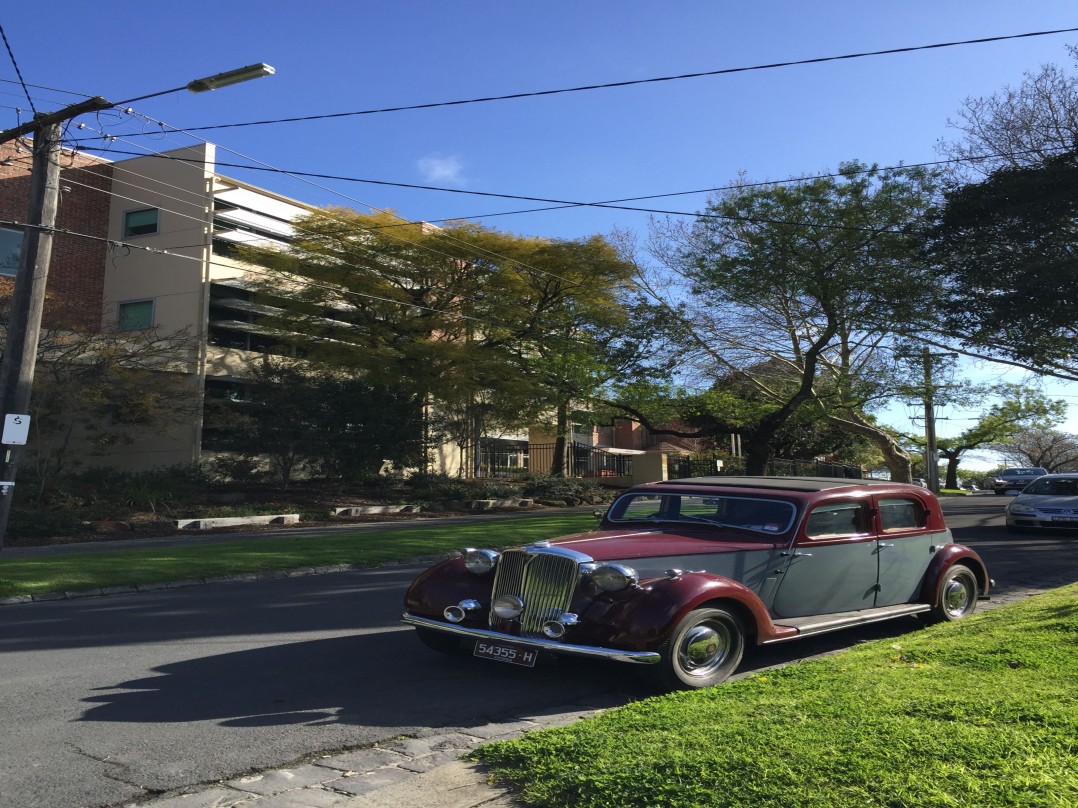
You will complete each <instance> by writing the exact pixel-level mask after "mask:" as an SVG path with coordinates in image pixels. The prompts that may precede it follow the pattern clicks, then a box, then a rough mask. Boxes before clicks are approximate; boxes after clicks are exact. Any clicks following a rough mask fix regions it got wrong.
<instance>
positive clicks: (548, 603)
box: [490, 547, 591, 637]
mask: <svg viewBox="0 0 1078 808" xmlns="http://www.w3.org/2000/svg"><path fill="white" fill-rule="evenodd" d="M589 561H591V559H590V558H589V557H588V556H585V555H584V554H583V553H576V552H573V551H572V550H563V549H561V548H545V547H525V548H522V549H519V550H506V551H505V552H503V553H502V554H501V557H500V558H499V559H498V570H497V572H496V573H495V577H494V597H495V598H497V597H499V596H501V595H515V596H517V597H519V598H520V599H521V600H522V601H524V611H523V613H521V615H520V617H519V618H517V619H516V620H503V619H502V618H500V617H497V616H496V615H495V614H494V613H493V612H491V615H490V627H491V628H492V629H494V630H495V631H505V632H511V633H517V632H515V631H514V630H513V629H514V625H515V624H519V627H520V630H519V636H521V637H541V636H543V623H545V622H546V621H547V620H550V619H552V618H557V617H560V616H561V615H562V614H564V613H565V612H567V611H568V610H569V604H570V603H571V602H572V600H573V593H574V592H575V591H576V586H577V583H578V582H579V580H580V565H581V564H582V563H586V562H589Z"/></svg>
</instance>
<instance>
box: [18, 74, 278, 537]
mask: <svg viewBox="0 0 1078 808" xmlns="http://www.w3.org/2000/svg"><path fill="white" fill-rule="evenodd" d="M274 72H275V71H274V69H273V68H272V67H270V66H269V65H266V64H256V65H248V66H247V67H241V68H239V69H238V70H229V71H227V72H225V73H217V74H215V75H213V76H208V77H206V78H202V79H195V80H194V81H192V82H189V83H187V84H185V85H183V86H182V87H174V88H172V89H171V90H163V91H161V92H159V93H153V94H151V95H143V96H139V97H138V98H130V99H128V100H126V101H121V102H119V103H117V104H114V103H112V102H111V101H106V100H105V99H104V98H102V97H101V96H99V95H98V96H94V97H93V98H88V99H86V100H85V101H80V102H79V103H77V104H72V105H71V106H69V107H64V108H63V109H61V110H58V111H56V112H49V113H45V114H41V115H35V116H34V118H33V120H31V121H28V122H27V123H24V124H22V125H21V126H17V127H15V128H14V129H7V130H5V131H3V132H0V143H6V142H7V141H9V140H14V139H15V138H17V137H21V136H22V135H26V134H29V133H30V132H34V133H35V134H34V162H33V173H32V175H31V178H30V201H29V210H28V213H27V216H26V225H25V227H24V233H23V239H22V249H21V250H20V252H19V267H18V270H17V272H16V274H15V289H14V291H13V293H12V296H11V312H10V315H9V319H8V329H7V338H6V339H5V342H4V358H3V363H2V365H0V416H2V417H3V419H4V422H5V425H6V424H7V422H8V421H9V420H12V419H14V420H18V421H19V425H20V429H19V430H13V431H12V432H13V434H11V435H9V434H7V433H8V430H6V429H5V434H4V435H3V440H5V441H10V442H9V443H6V444H2V445H0V451H2V453H3V456H2V458H0V548H2V547H3V546H4V534H5V533H6V531H7V523H8V517H9V516H10V514H11V501H12V499H13V497H14V492H13V491H12V489H13V487H14V485H15V472H16V467H17V465H18V455H19V451H20V449H19V446H21V445H22V443H23V442H24V441H25V437H24V435H25V429H24V428H25V426H26V425H27V424H28V422H29V416H27V415H26V412H27V410H29V408H30V391H31V386H32V384H33V380H34V368H35V365H36V364H37V346H38V340H39V337H40V332H41V312H42V309H43V307H44V303H45V282H46V280H47V278H48V273H49V259H50V258H51V255H52V234H53V229H54V226H55V224H56V209H57V207H58V204H59V199H60V160H59V155H60V133H61V126H60V125H61V123H63V122H64V121H67V120H70V119H71V118H74V117H76V116H78V115H82V114H83V113H86V112H97V111H100V110H103V109H110V108H112V107H116V106H120V105H121V104H129V103H131V102H133V101H141V100H144V99H146V98H155V97H157V96H160V95H167V94H168V93H175V92H179V91H181V90H189V91H190V92H193V93H202V92H206V91H208V90H216V89H217V88H219V87H227V86H229V85H231V84H238V83H240V82H242V81H250V80H251V79H257V78H261V77H262V76H272V75H273V73H274Z"/></svg>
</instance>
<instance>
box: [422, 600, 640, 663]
mask: <svg viewBox="0 0 1078 808" xmlns="http://www.w3.org/2000/svg"><path fill="white" fill-rule="evenodd" d="M401 620H402V621H403V622H405V623H407V624H408V625H411V626H420V627H422V628H429V629H434V630H435V631H444V632H445V633H447V634H457V635H459V636H461V637H474V638H475V639H483V640H501V641H502V642H507V643H512V644H513V645H523V646H526V647H528V648H538V649H540V650H541V651H551V652H553V653H557V654H571V655H573V656H583V657H593V658H599V659H610V660H613V661H615V662H635V663H637V664H644V665H652V664H654V663H656V662H658V661H659V654H658V652H656V651H619V650H617V649H615V648H597V647H596V646H593V645H567V644H565V643H561V642H553V641H551V640H544V639H539V638H536V637H514V636H513V635H511V634H502V633H501V632H498V631H487V630H486V629H481V628H469V627H467V626H454V625H451V624H449V623H443V622H442V621H440V620H431V619H430V618H428V617H419V616H418V615H414V614H408V613H407V612H405V613H404V615H402V616H401Z"/></svg>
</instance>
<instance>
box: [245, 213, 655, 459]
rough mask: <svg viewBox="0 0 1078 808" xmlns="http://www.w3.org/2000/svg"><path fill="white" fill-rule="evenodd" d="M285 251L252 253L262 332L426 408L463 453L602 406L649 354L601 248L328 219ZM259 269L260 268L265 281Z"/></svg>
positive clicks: (618, 271)
mask: <svg viewBox="0 0 1078 808" xmlns="http://www.w3.org/2000/svg"><path fill="white" fill-rule="evenodd" d="M295 227H296V231H297V238H296V239H295V240H294V241H293V243H292V244H291V245H290V247H289V248H288V249H287V250H285V251H271V250H265V249H255V248H247V249H244V250H242V251H241V252H240V255H241V257H243V258H244V259H246V260H248V261H250V262H251V263H252V264H256V265H258V266H260V267H262V268H265V270H268V272H267V273H266V274H265V275H264V276H263V279H262V280H261V281H258V282H257V283H256V288H257V290H258V300H259V302H260V303H261V304H263V306H264V308H263V310H262V312H263V313H262V315H261V321H262V322H261V325H262V327H263V328H266V329H270V330H271V331H272V333H273V334H274V335H275V337H276V338H277V339H278V340H279V341H280V343H281V344H282V346H285V347H287V348H289V349H290V350H291V352H292V353H293V354H294V355H295V356H296V357H298V358H302V359H303V360H304V361H306V362H309V363H312V364H316V365H319V366H320V367H323V368H329V369H340V370H344V371H347V372H349V373H351V374H353V375H354V376H355V377H357V378H362V379H364V380H365V381H366V382H368V383H369V384H371V385H374V386H379V387H384V388H385V389H392V390H396V391H397V394H398V395H401V396H404V397H406V398H415V399H418V400H422V401H426V402H430V403H432V404H433V405H434V407H435V409H436V410H440V411H441V412H442V413H443V416H444V417H439V418H437V419H435V420H434V421H433V422H432V424H434V425H436V426H438V427H440V428H441V429H444V430H445V432H446V435H447V436H448V437H451V438H452V439H453V440H454V441H456V442H457V443H458V444H459V445H461V446H462V447H465V446H468V445H474V444H475V442H476V441H477V440H478V438H479V437H480V436H481V435H482V434H483V431H484V424H486V423H496V424H502V425H510V424H511V425H515V426H518V427H519V426H526V425H528V424H529V423H532V422H534V421H535V419H537V418H538V417H539V416H540V414H541V413H544V412H546V411H551V412H555V413H557V418H556V432H557V435H558V439H559V440H561V441H563V442H564V440H565V436H566V435H567V432H568V418H567V413H568V409H569V407H570V405H571V402H572V401H574V400H576V399H580V400H587V399H588V398H589V397H592V396H594V395H595V394H596V393H597V392H598V391H599V390H601V389H602V388H603V387H604V385H606V384H607V383H608V382H609V381H610V380H611V379H612V378H613V377H615V376H617V374H618V373H620V372H622V371H623V370H625V369H626V368H629V367H631V366H633V364H634V363H635V362H636V361H637V360H638V358H639V357H643V356H646V355H647V354H648V350H647V348H648V344H649V342H650V338H649V336H648V335H647V334H646V333H645V332H643V331H641V330H640V329H639V327H638V326H637V324H636V323H635V322H634V320H633V319H632V318H631V317H630V316H629V315H628V312H627V311H626V309H625V305H624V304H625V301H626V300H627V297H628V295H629V293H630V292H631V282H630V281H631V276H632V269H633V267H632V266H631V264H628V263H627V262H625V261H623V260H622V259H621V257H620V256H619V254H618V253H617V251H616V250H615V249H614V247H613V246H612V245H611V244H609V243H608V242H606V241H605V240H604V239H602V238H599V237H592V238H586V239H580V240H575V241H551V240H546V239H535V238H522V237H518V236H513V235H509V234H505V233H500V232H497V231H494V230H490V229H487V228H484V227H481V226H479V225H474V224H458V225H452V226H448V227H445V228H435V227H431V226H429V225H422V224H402V223H401V222H400V221H399V220H397V219H396V218H395V217H393V216H391V215H385V214H379V215H375V216H366V215H362V214H359V213H356V212H354V211H348V210H343V209H332V210H326V211H323V212H319V213H315V214H312V215H311V216H308V217H304V218H302V219H300V220H298V221H297V222H296V223H295ZM263 271H264V270H262V269H259V270H258V272H259V273H262V272H263Z"/></svg>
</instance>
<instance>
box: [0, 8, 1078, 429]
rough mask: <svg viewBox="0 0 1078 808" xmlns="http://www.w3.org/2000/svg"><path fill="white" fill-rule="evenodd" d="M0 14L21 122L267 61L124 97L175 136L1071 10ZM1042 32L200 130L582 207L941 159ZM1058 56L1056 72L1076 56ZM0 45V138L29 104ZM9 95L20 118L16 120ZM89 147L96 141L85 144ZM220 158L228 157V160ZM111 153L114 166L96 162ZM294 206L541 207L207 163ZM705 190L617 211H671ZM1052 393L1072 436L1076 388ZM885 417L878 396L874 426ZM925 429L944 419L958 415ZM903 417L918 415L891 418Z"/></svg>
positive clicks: (949, 31) (1036, 27)
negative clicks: (212, 86)
mask: <svg viewBox="0 0 1078 808" xmlns="http://www.w3.org/2000/svg"><path fill="white" fill-rule="evenodd" d="M0 25H2V26H3V28H4V31H5V33H6V35H7V38H8V40H9V43H10V46H11V48H12V50H13V52H14V55H15V59H16V61H17V63H18V66H19V68H20V70H21V72H22V77H23V79H25V81H26V82H27V83H28V84H33V85H41V86H44V87H48V88H52V89H47V90H46V89H37V88H32V89H31V94H32V97H33V98H34V105H35V107H36V108H37V109H38V110H39V111H43V110H44V111H48V110H53V109H57V108H60V107H62V106H65V105H67V104H70V103H73V102H74V101H76V100H78V97H77V96H75V95H70V94H68V93H67V92H62V91H71V92H76V93H84V94H88V95H102V96H105V97H106V98H108V99H109V100H112V101H122V100H125V99H128V98H133V97H136V96H140V95H144V94H148V93H153V92H157V91H160V90H166V89H169V88H172V87H178V86H182V85H184V84H186V83H187V82H188V81H190V80H191V79H194V78H197V77H200V76H205V75H209V74H212V73H217V72H220V71H223V70H228V69H231V68H234V67H239V66H242V65H246V64H251V63H255V62H266V63H268V64H271V65H273V66H274V67H275V68H276V70H277V74H276V75H275V76H272V77H269V78H264V79H260V80H258V81H254V82H250V83H248V84H243V85H239V86H235V87H230V88H225V89H222V90H218V91H215V92H212V93H203V94H199V95H193V94H189V93H186V92H182V93H173V94H170V95H166V96H162V97H159V98H155V99H149V100H147V101H144V102H139V103H137V104H135V105H134V107H135V109H136V110H138V112H140V113H142V114H144V115H147V116H149V117H151V118H154V119H157V120H161V121H164V122H166V123H167V124H169V125H171V126H174V127H178V128H183V129H186V128H189V127H201V126H215V125H220V124H229V123H243V122H249V121H261V120H268V119H278V118H285V117H302V116H310V115H322V114H330V113H343V112H355V111H362V110H370V109H380V108H384V107H395V106H406V105H414V104H424V103H432V102H439V101H455V100H462V99H471V98H477V97H486V96H497V95H505V94H513V93H521V92H533V91H541V90H550V89H559V88H566V87H576V86H581V85H591V84H601V83H608V82H619V81H631V80H637V79H646V78H653V77H659V76H670V75H679V74H684V73H694V72H704V71H714V70H721V69H725V68H736V67H747V66H752V65H760V64H768V63H773V62H784V61H793V60H799V59H811V58H817V57H823V56H833V55H842V54H849V53H856V52H864V51H873V50H883V49H890V48H902V47H909V46H915V45H926V44H933V43H940V42H948V41H955V40H965V39H975V38H981V37H993V36H1003V35H1009V34H1019V33H1026V32H1033V31H1042V30H1048V29H1056V28H1069V27H1075V26H1078V6H1076V4H1075V3H1074V2H1073V0H1069V1H1065V0H1025V1H1024V2H1021V3H1016V2H1014V1H1013V0H1010V1H1009V2H1005V1H1004V0H942V2H941V0H935V1H934V2H923V0H904V1H903V2H897V1H895V0H891V1H890V2H887V1H886V0H885V1H883V2H864V0H857V1H856V2H853V1H850V0H824V1H821V2H815V3H808V2H794V0H787V1H785V2H781V1H779V0H762V1H760V2H754V3H735V2H717V1H716V2H699V1H697V0H693V1H691V2H673V3H665V4H660V3H656V2H654V0H651V2H642V0H619V1H618V2H613V1H612V0H597V1H596V2H587V0H575V1H574V2H567V1H566V0H545V2H541V3H540V2H508V3H507V2H501V3H495V2H477V1H476V0H458V1H457V2H451V3H450V2H433V0H427V1H426V2H418V1H413V2H409V0H398V1H397V2H393V3H365V2H356V0H349V1H348V2H343V1H340V0H309V2H307V3H305V4H298V3H295V2H287V3H286V2H282V1H281V0H262V2H258V3H251V2H235V0H233V2H213V3H210V2H204V1H203V0H189V1H188V2H185V3H183V4H171V3H169V4H165V3H160V4H153V3H138V4H136V3H131V2H117V1H116V0H112V2H109V0H106V1H105V2H102V3H97V4H85V3H74V2H70V0H57V1H56V2H53V3H50V6H49V11H48V12H47V13H43V12H42V11H41V10H40V7H38V6H34V5H33V4H29V3H18V4H16V3H9V4H6V5H5V6H4V8H3V10H0ZM1068 43H1078V35H1075V34H1063V35H1054V36H1045V37H1037V38H1029V39H1022V40H1011V41H1005V42H997V43H989V44H979V45H967V46H959V47H953V48H943V49H936V50H927V51H919V52H915V53H907V54H897V55H887V56H878V57H869V58H864V59H856V60H847V61H839V62H831V63H826V64H816V65H803V66H794V67H786V68H779V69H773V70H760V71H753V72H745V73H737V74H733V75H724V76H714V77H703V78H693V79H685V80H680V81H669V82H659V83H651V84H644V85H637V86H631V87H621V88H614V89H605V90H594V91H588V92H578V93H566V94H558V95H549V96H543V97H534V98H524V99H518V100H508V101H493V102H489V103H477V104H466V105H459V106H449V107H440V108H435V109H425V110H410V111H401V112H388V113H382V114H369V115H357V116H349V117H339V118H332V119H327V120H319V121H308V122H300V123H280V124H273V125H259V126H245V127H234V128H225V129H212V130H204V131H199V132H197V133H194V134H196V135H197V136H199V137H205V138H206V139H209V140H212V141H214V142H216V143H218V144H219V146H220V147H221V148H220V150H219V152H218V159H219V160H221V161H222V162H236V163H243V164H248V163H249V159H248V158H253V159H254V160H257V161H260V162H261V163H264V164H267V165H269V166H273V167H275V168H279V169H284V170H291V171H304V172H315V173H323V174H332V175H337V176H345V177H351V178H357V179H364V180H374V181H382V182H395V183H406V184H417V185H435V186H440V187H444V188H448V189H454V190H458V191H483V192H488V193H501V194H512V195H521V196H529V197H542V198H549V199H558V200H568V201H579V202H586V201H603V200H609V199H620V198H625V197H637V196H645V195H652V194H667V193H679V192H684V191H692V190H700V189H707V188H712V187H716V186H721V185H724V184H727V183H728V182H729V181H730V180H731V179H733V178H734V177H735V176H736V175H737V174H738V173H739V172H742V171H743V172H745V173H746V174H747V175H748V176H749V177H750V178H752V179H755V180H764V179H783V178H786V177H789V176H794V175H798V174H803V173H816V172H821V171H829V170H833V169H834V168H835V167H836V166H837V165H838V163H839V162H840V161H843V160H848V159H854V158H856V159H860V160H863V161H866V162H876V163H879V164H880V165H895V164H898V163H900V162H905V163H919V162H924V161H930V160H935V159H939V154H938V152H937V150H936V142H937V140H938V139H939V138H940V137H943V136H946V135H947V134H948V129H947V119H948V117H954V116H955V115H956V113H957V111H958V109H959V107H960V105H961V103H962V100H963V99H964V98H966V97H967V96H980V95H986V94H989V93H992V92H995V91H997V90H999V89H1001V88H1002V87H1004V86H1005V85H1006V84H1009V83H1010V84H1016V83H1018V82H1020V81H1021V78H1022V73H1023V72H1024V71H1027V70H1036V69H1037V68H1038V67H1039V66H1040V65H1041V64H1043V63H1045V62H1056V63H1060V64H1067V65H1071V64H1072V63H1071V61H1070V59H1069V56H1068V55H1067V53H1066V51H1065V49H1064V46H1065V45H1066V44H1068ZM1076 69H1078V68H1076ZM17 79H18V76H17V75H16V72H15V69H14V67H13V66H12V64H11V60H10V59H9V58H7V55H6V53H2V52H0V80H3V81H2V82H0V128H7V127H9V126H13V125H15V124H16V123H17V122H19V121H21V120H26V116H27V115H28V110H27V108H28V102H27V101H26V98H25V96H24V95H23V93H22V89H21V87H20V86H19V84H18V83H17ZM16 108H20V110H21V111H18V112H17V111H16ZM83 120H85V121H86V122H87V124H89V127H88V128H89V129H90V130H91V131H87V130H82V131H80V132H79V133H77V134H78V135H79V136H84V137H88V136H93V135H94V132H93V131H92V129H100V130H104V131H108V132H110V133H113V134H116V135H122V136H123V137H121V138H120V139H119V140H117V141H115V142H114V143H113V146H112V148H113V150H114V151H116V152H120V151H134V152H140V153H142V152H143V151H144V150H146V149H149V150H165V149H169V148H175V147H179V146H182V145H186V144H189V143H190V142H191V138H190V137H188V136H184V135H176V134H171V135H162V134H160V133H154V127H152V126H150V125H148V124H144V123H143V122H141V121H132V120H121V119H120V118H119V116H117V115H112V114H109V115H102V116H101V117H100V118H99V119H97V120H95V119H94V118H93V117H88V118H84V119H83ZM86 145H87V146H90V145H94V144H93V143H87V144H86ZM227 150H231V151H227ZM116 156H117V157H118V158H119V157H120V156H121V155H119V154H117V155H116ZM224 171H225V173H231V174H232V175H234V176H237V177H238V178H241V179H244V180H247V181H250V182H253V183H255V184H258V185H261V186H263V187H267V188H271V189H273V190H275V191H278V192H280V193H283V194H286V195H289V196H292V197H294V198H297V199H300V200H303V201H305V202H310V203H314V204H344V205H350V206H354V207H357V208H360V209H363V208H365V207H366V206H373V207H376V208H392V209H395V210H396V211H397V212H399V213H400V214H402V215H404V216H407V217H408V218H412V219H425V220H428V221H434V220H440V219H446V218H476V217H480V216H482V215H485V214H495V213H498V214H505V213H510V212H513V211H519V210H522V209H527V208H535V207H543V205H541V204H536V203H529V202H521V201H514V200H503V199H496V198H487V197H479V196H469V195H464V194H459V193H448V192H437V191H429V190H418V189H403V188H395V187H390V186H385V185H378V184H371V183H356V182H340V181H333V180H318V181H315V182H314V183H313V184H312V183H307V182H300V181H297V180H294V179H292V178H289V177H285V176H281V175H279V174H273V173H266V172H258V171H246V170H244V169H238V168H237V169H224ZM705 198H706V195H705V194H687V195H681V196H674V197H670V198H666V199H657V200H651V201H646V202H641V203H638V204H639V205H640V206H642V207H650V208H658V209H663V210H670V211H677V212H690V213H691V212H692V211H695V210H698V209H700V208H701V207H702V205H703V204H704V200H705ZM648 215H649V214H647V213H645V212H634V211H625V210H603V209H596V208H587V207H575V208H568V209H562V210H553V211H543V212H534V213H527V214H514V215H501V216H497V217H491V218H485V219H482V221H484V222H485V223H486V224H488V225H490V226H494V227H498V228H501V229H504V230H509V231H513V232H517V233H521V234H532V235H539V236H551V237H567V238H573V237H579V236H584V235H588V234H591V233H605V232H609V231H610V230H611V229H612V228H614V227H619V228H623V229H629V230H638V231H641V232H643V231H644V230H645V229H646V226H647V219H648ZM1052 392H1054V393H1056V394H1062V395H1067V396H1069V399H1068V400H1069V401H1071V402H1072V403H1073V404H1074V407H1073V410H1074V411H1075V412H1076V416H1075V417H1072V418H1071V420H1070V421H1069V422H1068V423H1067V424H1066V425H1065V427H1064V428H1066V429H1068V430H1069V431H1072V432H1078V387H1076V386H1074V385H1071V386H1064V387H1059V386H1054V387H1053V389H1052ZM903 413H904V408H901V407H899V408H895V410H894V413H893V418H894V419H895V423H896V425H898V423H899V421H902V420H904V415H903ZM954 418H955V420H954V421H953V422H952V421H947V422H941V425H940V426H941V433H944V434H946V433H947V432H948V431H951V430H953V431H956V432H957V431H960V429H961V428H962V427H963V426H964V425H965V424H964V423H962V422H960V421H959V420H958V418H959V414H957V413H956V414H954ZM911 428H916V427H915V426H914V427H911Z"/></svg>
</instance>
